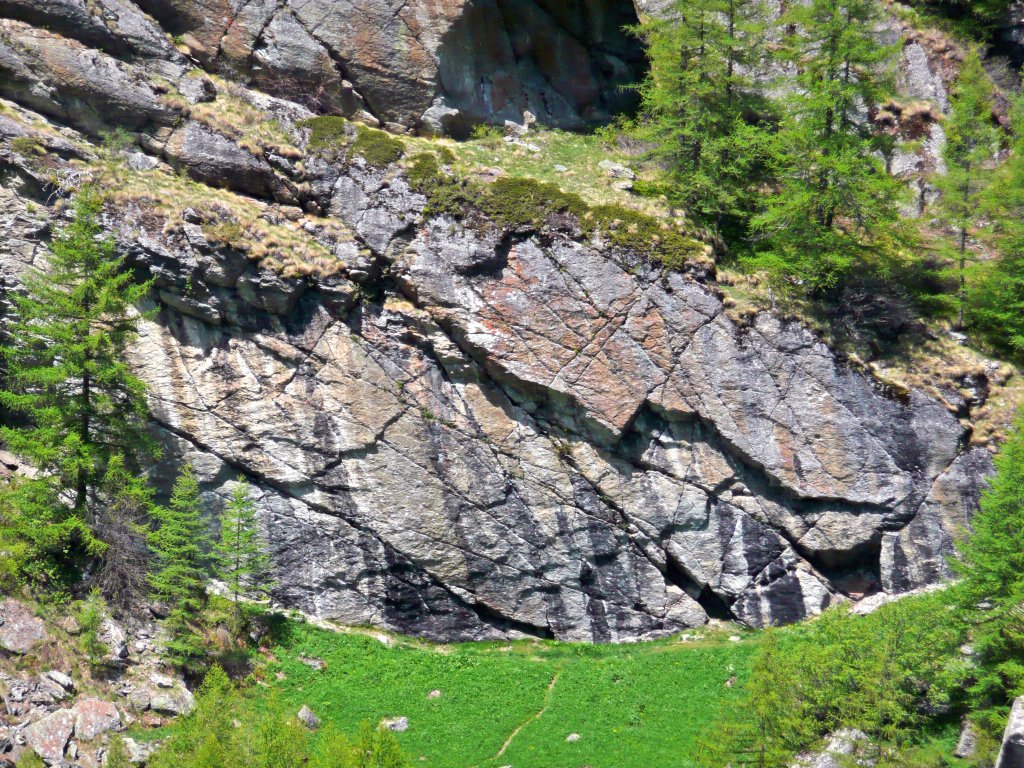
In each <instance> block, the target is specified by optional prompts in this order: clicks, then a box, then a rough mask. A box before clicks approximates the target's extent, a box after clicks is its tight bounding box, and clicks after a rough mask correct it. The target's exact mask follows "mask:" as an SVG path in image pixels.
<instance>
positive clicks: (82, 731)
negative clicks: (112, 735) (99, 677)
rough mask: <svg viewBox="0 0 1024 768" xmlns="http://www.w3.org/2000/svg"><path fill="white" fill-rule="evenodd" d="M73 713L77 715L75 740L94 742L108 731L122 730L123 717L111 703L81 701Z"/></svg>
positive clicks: (73, 709) (89, 700) (92, 700)
mask: <svg viewBox="0 0 1024 768" xmlns="http://www.w3.org/2000/svg"><path fill="white" fill-rule="evenodd" d="M71 711H72V712H73V713H74V715H75V738H77V739H78V740H79V741H92V740H93V739H95V738H96V737H97V736H100V735H102V734H104V733H106V732H107V731H117V730H120V729H121V715H120V714H119V713H118V711H117V707H115V706H114V705H113V704H111V703H110V702H109V701H101V700H99V699H79V700H78V701H76V702H75V705H74V707H72V709H71Z"/></svg>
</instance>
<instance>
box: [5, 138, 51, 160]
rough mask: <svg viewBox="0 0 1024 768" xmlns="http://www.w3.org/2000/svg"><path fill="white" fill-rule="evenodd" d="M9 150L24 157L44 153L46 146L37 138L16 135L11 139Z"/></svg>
mask: <svg viewBox="0 0 1024 768" xmlns="http://www.w3.org/2000/svg"><path fill="white" fill-rule="evenodd" d="M11 151H13V152H15V153H17V154H19V155H23V156H24V157H35V156H36V155H45V154H46V147H44V146H43V145H42V144H40V143H39V139H36V138H34V137H32V136H18V137H16V138H13V139H11Z"/></svg>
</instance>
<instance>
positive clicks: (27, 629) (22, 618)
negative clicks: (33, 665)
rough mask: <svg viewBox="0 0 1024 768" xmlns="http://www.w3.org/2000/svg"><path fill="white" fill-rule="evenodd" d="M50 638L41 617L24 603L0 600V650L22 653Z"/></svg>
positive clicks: (10, 599) (8, 599) (9, 599)
mask: <svg viewBox="0 0 1024 768" xmlns="http://www.w3.org/2000/svg"><path fill="white" fill-rule="evenodd" d="M49 639H50V636H49V634H48V633H47V631H46V625H45V624H44V623H43V621H42V619H40V618H38V617H36V616H34V615H33V614H32V611H31V610H30V609H29V608H28V606H26V605H25V604H24V603H20V602H18V601H17V600H14V599H12V598H7V599H5V600H2V601H0V651H7V652H8V653H15V654H19V655H23V654H26V653H28V652H29V651H31V650H32V649H33V648H35V647H36V646H38V645H40V644H42V643H45V642H47V641H48V640H49Z"/></svg>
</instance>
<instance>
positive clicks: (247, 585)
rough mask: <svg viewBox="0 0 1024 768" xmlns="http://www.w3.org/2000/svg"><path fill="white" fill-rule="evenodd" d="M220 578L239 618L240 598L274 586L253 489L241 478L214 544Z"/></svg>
mask: <svg viewBox="0 0 1024 768" xmlns="http://www.w3.org/2000/svg"><path fill="white" fill-rule="evenodd" d="M214 558H215V563H216V567H217V577H218V578H219V579H220V580H221V581H223V582H224V584H225V585H226V586H227V588H228V590H229V591H230V593H231V598H232V602H233V603H234V611H235V619H236V620H237V619H238V617H239V612H240V603H239V601H240V599H241V598H242V597H243V596H245V597H254V598H260V597H267V596H269V594H270V589H271V587H272V586H273V579H272V576H271V570H270V557H269V556H268V555H267V552H266V546H265V543H264V541H263V539H262V537H261V536H260V531H259V524H258V521H257V518H256V504H255V503H254V502H253V498H252V488H251V487H250V485H249V483H247V482H246V480H245V478H242V477H239V478H238V482H237V483H236V484H235V488H234V491H233V492H232V494H231V499H230V500H229V501H228V503H227V505H226V507H225V509H224V513H223V515H222V516H221V520H220V539H219V541H218V543H217V545H216V546H215V547H214Z"/></svg>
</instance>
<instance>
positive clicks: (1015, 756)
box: [996, 698, 1024, 768]
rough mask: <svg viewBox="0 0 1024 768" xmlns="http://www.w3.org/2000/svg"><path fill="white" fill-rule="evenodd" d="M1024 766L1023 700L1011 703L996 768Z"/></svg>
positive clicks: (1018, 767)
mask: <svg viewBox="0 0 1024 768" xmlns="http://www.w3.org/2000/svg"><path fill="white" fill-rule="evenodd" d="M1022 766H1024V698H1018V699H1017V700H1016V701H1014V702H1013V708H1012V709H1011V710H1010V719H1009V721H1008V722H1007V723H1006V730H1005V731H1004V732H1003V746H1002V748H1001V749H1000V750H999V758H998V759H997V760H996V768H1022Z"/></svg>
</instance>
